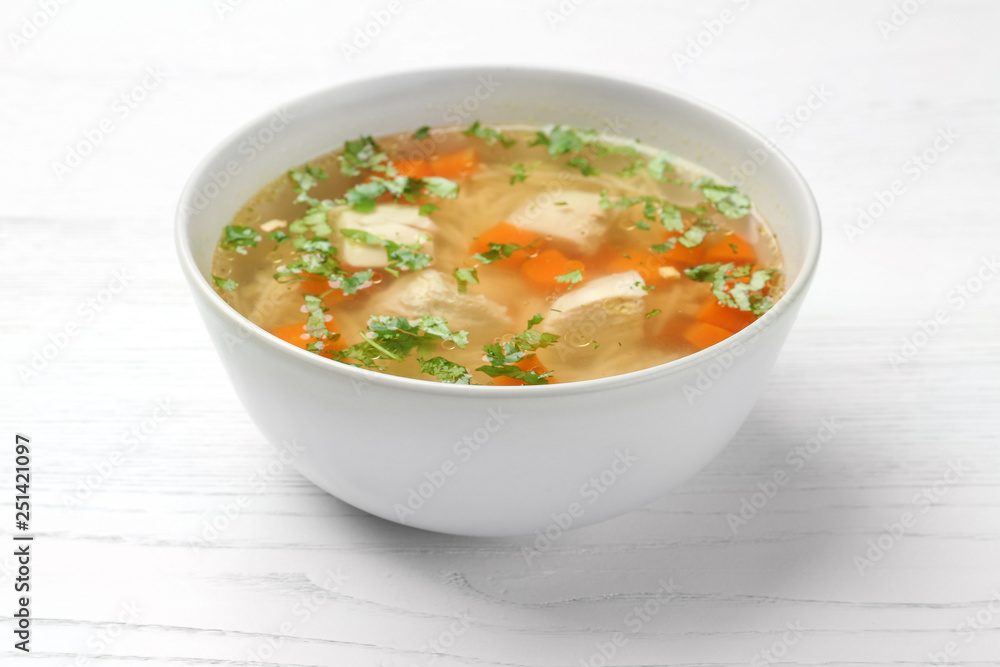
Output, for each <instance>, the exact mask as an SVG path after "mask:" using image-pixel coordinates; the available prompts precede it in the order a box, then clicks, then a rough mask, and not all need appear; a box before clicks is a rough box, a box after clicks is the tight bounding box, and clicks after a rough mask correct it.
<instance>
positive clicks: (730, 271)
mask: <svg viewBox="0 0 1000 667" xmlns="http://www.w3.org/2000/svg"><path fill="white" fill-rule="evenodd" d="M776 273H777V269H771V268H764V269H757V270H756V271H755V270H753V265H752V264H744V265H742V266H739V267H737V266H736V265H735V264H733V263H732V262H729V263H726V264H722V263H719V262H715V263H712V264H701V265H699V266H693V267H691V268H690V269H685V270H684V275H686V276H687V277H688V278H690V279H691V280H697V281H699V282H708V283H712V294H714V295H715V298H716V299H718V300H719V302H720V303H722V305H724V306H728V307H730V308H736V309H738V310H745V311H749V312H751V313H753V314H754V315H756V316H757V317H760V316H761V315H763V314H764V313H765V312H767V311H768V310H769V309H770V308H771V307H772V306H774V301H773V300H772V299H771V297H769V296H765V295H763V294H761V293H760V292H761V290H763V289H764V288H765V287H766V286H767V284H768V282H769V281H770V280H771V278H772V277H773V276H774V275H775V274H776ZM747 276H749V277H750V280H749V281H747V282H743V281H742V280H740V278H745V277H747Z"/></svg>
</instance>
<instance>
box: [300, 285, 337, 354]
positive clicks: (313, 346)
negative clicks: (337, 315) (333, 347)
mask: <svg viewBox="0 0 1000 667" xmlns="http://www.w3.org/2000/svg"><path fill="white" fill-rule="evenodd" d="M303 300H304V302H305V303H304V306H303V307H304V308H305V311H306V313H308V314H309V319H308V320H306V327H305V328H306V333H307V334H309V335H310V336H312V337H313V338H315V339H316V340H314V341H312V342H310V343H309V344H308V345H306V349H307V350H309V351H310V352H315V353H316V354H319V353H321V352H323V350H324V348H325V347H326V345H325V342H326V341H330V342H333V341H336V340H339V339H340V334H339V333H333V332H332V331H330V330H329V329H328V328H327V326H326V311H327V309H326V308H324V307H323V298H322V297H320V296H316V295H314V294H305V295H303Z"/></svg>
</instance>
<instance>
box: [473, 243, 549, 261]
mask: <svg viewBox="0 0 1000 667" xmlns="http://www.w3.org/2000/svg"><path fill="white" fill-rule="evenodd" d="M539 238H541V237H539ZM538 240H539V239H535V240H534V241H532V242H531V243H529V244H528V245H518V244H517V243H491V244H490V249H489V250H487V251H486V252H477V253H476V254H475V255H473V256H472V259H474V260H476V261H477V262H480V263H482V264H492V263H493V262H498V261H500V260H501V259H507V258H508V257H510V256H511V255H513V254H514V253H515V252H517V251H518V250H528V249H529V248H531V246H533V245H534V244H535V243H536V242H537V241H538Z"/></svg>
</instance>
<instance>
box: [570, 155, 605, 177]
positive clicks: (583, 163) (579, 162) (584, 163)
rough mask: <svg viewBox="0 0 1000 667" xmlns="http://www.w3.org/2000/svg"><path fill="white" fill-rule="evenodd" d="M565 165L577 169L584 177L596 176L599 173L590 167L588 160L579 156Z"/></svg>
mask: <svg viewBox="0 0 1000 667" xmlns="http://www.w3.org/2000/svg"><path fill="white" fill-rule="evenodd" d="M566 165H567V166H569V167H573V168H574V169H579V170H580V173H581V174H583V175H584V176H597V175H599V174H600V173H601V172H599V171H598V170H596V169H594V168H593V167H592V166H591V165H590V160H588V159H587V158H585V157H582V156H580V155H577V156H576V157H575V158H573V159H572V160H570V161H569V162H567V163H566Z"/></svg>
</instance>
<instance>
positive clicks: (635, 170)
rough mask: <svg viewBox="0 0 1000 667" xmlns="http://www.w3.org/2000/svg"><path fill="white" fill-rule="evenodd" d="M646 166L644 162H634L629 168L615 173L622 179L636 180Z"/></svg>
mask: <svg viewBox="0 0 1000 667" xmlns="http://www.w3.org/2000/svg"><path fill="white" fill-rule="evenodd" d="M645 166H646V163H645V162H643V161H642V160H634V161H633V162H632V163H631V164H630V165H629V166H627V167H624V168H622V169H619V170H618V171H617V172H615V173H616V174H617V175H618V176H621V177H622V178H634V177H635V176H637V175H638V174H639V172H640V171H642V170H643V168H644V167H645Z"/></svg>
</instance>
